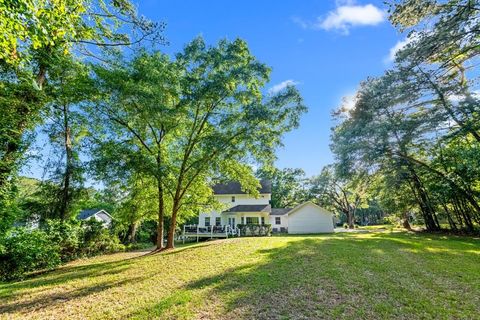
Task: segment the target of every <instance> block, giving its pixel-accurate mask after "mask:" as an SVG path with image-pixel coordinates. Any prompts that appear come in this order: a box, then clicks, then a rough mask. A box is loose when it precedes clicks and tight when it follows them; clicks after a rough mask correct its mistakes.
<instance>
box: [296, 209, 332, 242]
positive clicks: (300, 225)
mask: <svg viewBox="0 0 480 320" xmlns="http://www.w3.org/2000/svg"><path fill="white" fill-rule="evenodd" d="M329 232H333V213H331V212H329V211H327V210H325V209H323V208H322V207H319V206H317V205H316V204H314V203H312V202H305V203H302V204H301V205H299V206H297V207H295V208H293V209H292V210H290V211H289V212H288V233H293V234H295V233H296V234H300V233H329Z"/></svg>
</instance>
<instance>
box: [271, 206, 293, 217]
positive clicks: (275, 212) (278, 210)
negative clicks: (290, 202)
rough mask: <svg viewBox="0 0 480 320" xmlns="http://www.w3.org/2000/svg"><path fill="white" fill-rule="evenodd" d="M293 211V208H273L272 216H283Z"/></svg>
mask: <svg viewBox="0 0 480 320" xmlns="http://www.w3.org/2000/svg"><path fill="white" fill-rule="evenodd" d="M290 211H292V208H272V212H270V215H272V216H283V215H285V214H287V213H289V212H290Z"/></svg>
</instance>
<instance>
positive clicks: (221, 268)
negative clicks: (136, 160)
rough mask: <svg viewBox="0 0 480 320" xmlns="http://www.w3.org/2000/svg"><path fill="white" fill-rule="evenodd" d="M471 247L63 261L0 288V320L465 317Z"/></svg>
mask: <svg viewBox="0 0 480 320" xmlns="http://www.w3.org/2000/svg"><path fill="white" fill-rule="evenodd" d="M479 293H480V240H478V239H473V238H463V237H455V236H436V235H425V234H412V233H402V232H388V231H386V232H371V233H349V234H341V233H338V234H330V235H321V236H320V235H319V236H313V235H312V236H275V237H265V238H235V239H227V240H217V241H210V242H204V243H200V244H193V245H188V246H185V247H182V248H178V249H176V250H174V251H170V252H165V253H161V254H152V255H148V254H146V252H131V253H120V254H113V255H107V256H101V257H96V258H92V259H86V260H80V261H75V262H73V263H70V264H68V265H66V266H64V267H62V268H59V269H58V270H55V271H52V272H49V273H45V274H43V275H39V276H37V277H34V278H31V279H28V280H26V281H22V282H16V283H7V284H1V285H0V318H8V319H12V318H22V319H24V318H41V319H43V318H51V319H85V318H95V319H109V318H121V319H125V318H134V319H135V318H137V319H151V318H159V319H177V318H180V319H184V318H185V319H191V318H201V319H252V318H255V319H312V318H313V319H325V318H327V319H338V318H344V319H359V318H363V319H385V318H401V319H433V318H435V319H474V318H478V317H479V314H480V294H479Z"/></svg>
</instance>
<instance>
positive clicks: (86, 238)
mask: <svg viewBox="0 0 480 320" xmlns="http://www.w3.org/2000/svg"><path fill="white" fill-rule="evenodd" d="M82 228H83V239H82V240H83V241H82V248H81V250H82V253H83V254H84V255H87V256H92V255H96V254H100V253H111V252H117V251H123V250H125V246H124V245H123V244H121V243H120V240H119V239H118V237H117V236H116V235H113V234H111V233H110V230H108V229H106V228H104V227H103V224H102V223H101V222H99V221H96V220H93V219H89V220H85V221H82Z"/></svg>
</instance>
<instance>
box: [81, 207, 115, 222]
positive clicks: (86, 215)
mask: <svg viewBox="0 0 480 320" xmlns="http://www.w3.org/2000/svg"><path fill="white" fill-rule="evenodd" d="M100 211H105V210H103V209H88V210H82V211H80V213H79V214H78V216H77V219H80V220H85V219H88V218H90V217H91V216H93V215H94V214H95V213H97V212H100ZM105 212H106V211H105ZM107 214H108V213H107Z"/></svg>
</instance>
